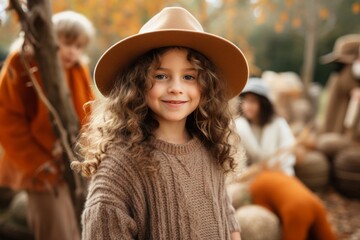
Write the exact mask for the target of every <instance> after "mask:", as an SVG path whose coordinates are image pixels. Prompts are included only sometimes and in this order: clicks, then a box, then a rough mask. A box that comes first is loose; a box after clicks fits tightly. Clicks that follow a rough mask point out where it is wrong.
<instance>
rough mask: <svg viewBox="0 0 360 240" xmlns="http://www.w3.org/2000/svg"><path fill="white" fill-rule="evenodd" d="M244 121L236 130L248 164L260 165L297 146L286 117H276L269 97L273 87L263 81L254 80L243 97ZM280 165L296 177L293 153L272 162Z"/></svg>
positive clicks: (241, 114)
mask: <svg viewBox="0 0 360 240" xmlns="http://www.w3.org/2000/svg"><path fill="white" fill-rule="evenodd" d="M239 110H240V117H238V118H237V119H235V125H236V130H237V132H238V134H239V135H240V137H241V138H242V143H243V145H244V148H245V150H246V153H247V158H248V164H249V165H250V164H252V163H257V162H260V161H262V160H264V159H266V158H267V157H269V156H271V155H272V154H274V153H275V152H277V151H278V150H279V149H287V148H291V147H292V146H293V144H294V143H295V138H294V135H293V134H292V132H291V129H290V127H289V125H288V123H287V122H286V120H285V119H284V118H282V117H279V116H276V114H275V110H274V106H273V104H272V102H271V100H270V97H269V87H268V86H267V85H266V83H265V82H264V81H263V80H262V79H260V78H250V79H249V81H248V83H247V85H246V86H245V88H244V90H243V91H242V92H241V94H240V109H239ZM276 163H279V164H280V165H281V168H282V170H283V171H284V172H285V173H286V174H288V175H290V176H293V175H294V165H295V156H294V155H293V154H291V153H289V152H286V153H284V154H281V155H280V156H276V158H272V159H270V160H268V164H270V165H272V166H273V165H275V164H276Z"/></svg>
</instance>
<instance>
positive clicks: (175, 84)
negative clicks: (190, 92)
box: [168, 77, 184, 94]
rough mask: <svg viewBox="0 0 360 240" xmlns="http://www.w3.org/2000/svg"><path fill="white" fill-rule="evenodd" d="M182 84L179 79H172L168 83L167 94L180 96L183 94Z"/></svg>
mask: <svg viewBox="0 0 360 240" xmlns="http://www.w3.org/2000/svg"><path fill="white" fill-rule="evenodd" d="M183 91H184V90H183V84H182V81H181V79H180V77H175V78H172V79H171V81H169V88H168V92H169V93H172V94H182V93H183Z"/></svg>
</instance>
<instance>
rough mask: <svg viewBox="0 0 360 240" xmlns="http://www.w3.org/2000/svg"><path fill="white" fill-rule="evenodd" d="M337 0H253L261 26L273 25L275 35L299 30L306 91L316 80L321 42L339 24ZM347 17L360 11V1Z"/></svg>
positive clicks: (354, 0) (353, 5) (354, 3)
mask: <svg viewBox="0 0 360 240" xmlns="http://www.w3.org/2000/svg"><path fill="white" fill-rule="evenodd" d="M341 2H342V1H338V0H318V1H313V0H285V1H283V0H254V1H252V6H253V9H254V12H255V14H256V16H257V22H258V24H264V23H265V22H267V23H268V22H271V23H272V24H273V28H274V31H275V32H278V33H281V32H283V31H284V30H285V28H292V29H296V30H297V32H298V33H300V34H301V35H302V36H303V39H304V51H303V64H302V74H301V75H302V78H303V81H304V85H305V87H306V89H308V87H309V85H310V83H311V82H312V81H313V76H314V67H315V63H316V52H317V43H318V39H319V38H321V37H323V36H325V35H326V34H328V33H329V32H330V31H331V30H332V29H333V28H334V26H335V23H336V21H337V16H336V9H337V8H338V6H339V4H341ZM352 2H353V4H352V9H351V10H349V12H348V14H358V13H359V12H360V3H359V1H356V0H353V1H352Z"/></svg>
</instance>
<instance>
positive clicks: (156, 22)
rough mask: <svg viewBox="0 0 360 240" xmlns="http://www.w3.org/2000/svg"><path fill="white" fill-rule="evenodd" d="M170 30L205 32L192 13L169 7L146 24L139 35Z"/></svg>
mask: <svg viewBox="0 0 360 240" xmlns="http://www.w3.org/2000/svg"><path fill="white" fill-rule="evenodd" d="M169 29H173V30H182V31H197V32H204V29H203V28H202V26H201V24H200V23H199V22H198V20H197V19H196V18H195V17H194V16H193V15H191V13H190V12H188V11H187V10H185V9H184V8H180V7H167V8H164V9H163V10H162V11H160V12H159V13H158V14H156V15H155V16H154V17H152V18H151V19H150V20H149V21H148V22H146V23H145V24H144V26H143V27H142V28H141V29H140V31H139V33H148V32H154V31H161V30H169Z"/></svg>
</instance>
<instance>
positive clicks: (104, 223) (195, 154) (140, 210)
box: [82, 138, 240, 240]
mask: <svg viewBox="0 0 360 240" xmlns="http://www.w3.org/2000/svg"><path fill="white" fill-rule="evenodd" d="M154 147H155V150H154V152H153V157H154V159H155V160H157V161H159V170H158V172H156V173H155V174H149V173H146V172H144V171H139V170H137V169H138V168H136V166H135V164H134V161H132V160H131V159H128V158H126V157H125V156H124V154H123V149H121V147H113V148H112V149H110V150H109V151H108V152H107V156H106V158H105V159H103V161H102V162H101V164H100V166H99V168H98V171H97V173H96V174H95V175H94V176H93V178H92V180H91V183H90V186H89V193H88V197H87V201H86V204H85V209H84V212H83V214H82V225H83V232H82V239H91V240H96V239H156V240H160V239H166V240H168V239H230V232H233V231H240V230H239V225H238V223H237V221H236V219H235V215H234V209H233V207H232V205H231V203H230V201H229V199H228V196H227V194H226V193H225V188H224V174H223V170H222V169H221V168H220V167H219V165H218V164H216V162H215V161H214V160H212V158H211V156H210V154H209V153H208V151H207V150H206V148H205V147H204V145H203V144H202V143H201V141H200V140H199V139H197V138H193V139H192V140H190V141H189V142H187V143H185V144H179V145H178V144H172V143H168V142H164V141H161V140H154Z"/></svg>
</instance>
